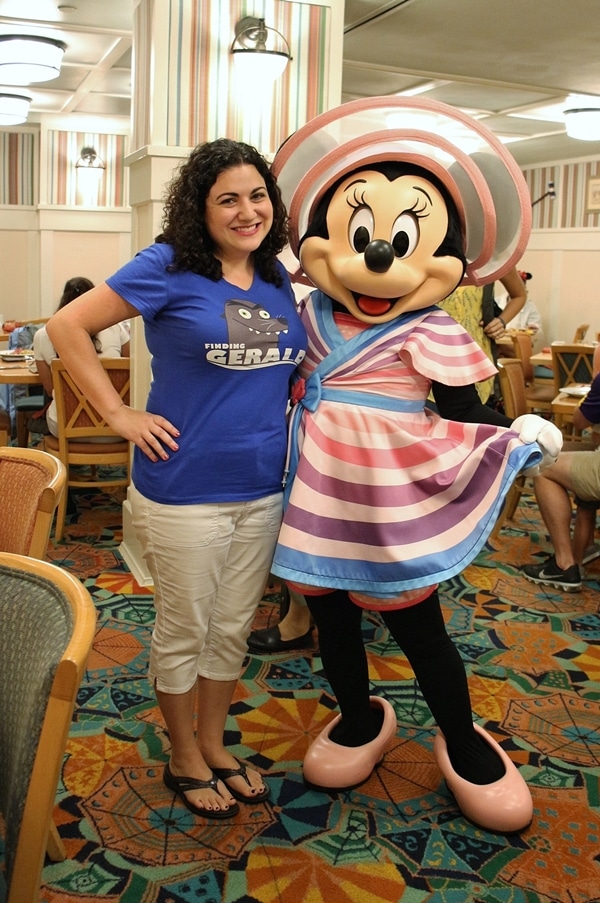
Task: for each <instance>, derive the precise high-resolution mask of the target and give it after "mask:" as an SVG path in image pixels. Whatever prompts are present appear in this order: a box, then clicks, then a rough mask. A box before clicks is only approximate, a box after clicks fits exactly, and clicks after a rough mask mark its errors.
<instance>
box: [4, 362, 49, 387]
mask: <svg viewBox="0 0 600 903" xmlns="http://www.w3.org/2000/svg"><path fill="white" fill-rule="evenodd" d="M41 384H42V382H41V380H40V377H39V374H38V373H32V372H31V370H30V369H29V362H28V361H27V360H23V361H18V360H17V361H5V360H0V385H4V386H13V385H14V386H41Z"/></svg>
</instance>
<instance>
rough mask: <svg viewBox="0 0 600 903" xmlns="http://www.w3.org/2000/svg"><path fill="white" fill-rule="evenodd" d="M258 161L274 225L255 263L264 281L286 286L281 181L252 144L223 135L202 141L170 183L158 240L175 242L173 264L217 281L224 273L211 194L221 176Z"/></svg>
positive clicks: (260, 248) (285, 225)
mask: <svg viewBox="0 0 600 903" xmlns="http://www.w3.org/2000/svg"><path fill="white" fill-rule="evenodd" d="M242 165H250V166H254V167H255V168H256V169H257V171H258V172H259V174H260V175H261V176H262V178H263V179H264V181H265V185H266V187H267V193H268V195H269V198H270V199H271V203H272V205H273V225H272V226H271V229H270V231H269V234H268V235H267V236H266V238H265V239H264V240H263V242H262V244H261V245H260V247H259V248H257V250H256V251H255V252H254V265H255V267H256V269H257V270H258V272H259V273H260V275H261V276H262V278H263V279H264V280H265V282H270V283H273V284H274V285H278V286H279V285H281V284H282V282H283V279H282V276H281V273H280V271H279V269H278V268H277V266H276V257H277V254H279V252H280V251H282V250H283V248H284V247H285V245H286V244H287V241H288V216H287V211H286V209H285V207H284V204H283V201H282V199H281V193H280V191H279V186H278V185H277V182H276V181H275V176H273V174H272V173H271V169H270V167H269V164H268V163H267V161H266V160H265V158H264V157H263V156H262V154H260V153H259V151H257V150H256V148H255V147H252V146H251V145H249V144H244V143H243V142H240V141H231V140H230V139H229V138H218V139H217V140H216V141H209V142H207V143H205V144H199V145H198V146H197V147H196V148H194V150H193V151H192V152H191V154H190V156H189V157H188V158H187V160H185V161H184V162H183V163H182V164H181V165H180V166H179V168H178V171H177V173H176V175H175V177H174V179H173V181H172V182H171V184H170V186H169V189H168V193H167V197H166V201H165V208H164V213H163V218H162V223H161V226H162V230H163V231H162V233H161V234H160V235H159V236H158V237H157V239H156V241H157V242H166V243H168V244H170V245H171V246H172V247H173V251H174V263H173V266H174V267H175V268H176V269H178V270H191V271H192V272H193V273H200V274H201V275H202V276H207V277H208V278H209V279H212V280H214V281H215V282H217V281H218V280H219V279H220V278H221V277H222V269H221V261H220V260H218V258H217V257H215V254H214V249H215V245H214V242H213V240H212V239H211V237H210V235H209V234H208V230H207V228H206V225H205V216H204V214H205V210H206V199H207V197H208V193H209V191H210V189H211V188H212V186H213V185H214V184H215V182H216V180H217V178H218V176H219V175H220V174H221V173H222V172H223V171H224V170H226V169H231V167H233V166H242Z"/></svg>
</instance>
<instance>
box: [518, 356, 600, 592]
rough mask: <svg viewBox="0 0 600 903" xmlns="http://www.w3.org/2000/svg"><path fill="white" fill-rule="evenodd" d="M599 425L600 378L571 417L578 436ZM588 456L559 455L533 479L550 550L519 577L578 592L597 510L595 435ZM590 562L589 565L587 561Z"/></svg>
mask: <svg viewBox="0 0 600 903" xmlns="http://www.w3.org/2000/svg"><path fill="white" fill-rule="evenodd" d="M598 425H600V374H599V375H597V376H595V377H594V380H593V382H592V386H591V389H590V391H589V393H588V395H587V396H586V397H585V398H584V399H583V400H582V402H581V404H580V405H579V408H577V410H576V411H575V412H574V414H573V426H574V427H575V429H577V430H584V429H587V428H589V427H592V428H593V427H594V426H598ZM593 436H594V439H595V440H596V441H597V445H596V448H595V449H594V450H593V451H562V452H561V453H560V454H559V456H558V459H557V460H556V463H554V464H551V465H550V467H547V468H546V469H545V470H544V472H543V474H540V475H539V476H537V477H534V479H533V486H534V491H535V497H536V499H537V503H538V505H539V509H540V513H541V515H542V519H543V521H544V524H545V525H546V528H547V530H548V533H549V534H550V541H551V543H552V545H553V547H554V554H553V555H550V556H549V557H548V558H547V559H546V561H544V562H543V563H542V564H527V565H525V566H524V567H522V568H521V573H522V574H523V576H524V577H526V578H527V579H528V580H531V582H532V583H538V584H545V585H547V586H554V587H556V588H557V589H562V590H565V591H566V592H577V591H578V590H580V589H581V581H582V576H581V565H582V563H583V559H584V556H586V552H587V550H588V549H589V547H590V545H592V543H593V539H594V532H595V528H596V509H597V507H599V506H600V433H598V432H596V431H594V432H593ZM569 493H574V495H575V501H576V504H577V514H576V518H575V527H574V531H573V538H571V519H572V515H573V506H572V502H571V496H570V494H569ZM588 560H589V559H588Z"/></svg>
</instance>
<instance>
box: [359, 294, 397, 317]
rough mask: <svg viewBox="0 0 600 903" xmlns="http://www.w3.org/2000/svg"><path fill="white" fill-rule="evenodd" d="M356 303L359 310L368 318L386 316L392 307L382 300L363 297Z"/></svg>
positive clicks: (389, 302)
mask: <svg viewBox="0 0 600 903" xmlns="http://www.w3.org/2000/svg"><path fill="white" fill-rule="evenodd" d="M356 303H357V305H358V308H359V310H361V311H362V312H363V314H367V315H368V316H370V317H376V316H378V315H379V314H386V313H387V312H388V310H389V309H390V308H391V306H392V302H391V301H386V300H385V299H384V298H367V297H365V296H364V295H363V296H362V297H360V298H359V299H358V301H357V302H356Z"/></svg>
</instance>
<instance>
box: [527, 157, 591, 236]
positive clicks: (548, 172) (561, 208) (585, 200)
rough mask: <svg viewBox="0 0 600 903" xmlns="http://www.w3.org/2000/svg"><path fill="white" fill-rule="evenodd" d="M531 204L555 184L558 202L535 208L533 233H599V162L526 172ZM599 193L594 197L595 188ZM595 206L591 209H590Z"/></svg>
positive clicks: (528, 170)
mask: <svg viewBox="0 0 600 903" xmlns="http://www.w3.org/2000/svg"><path fill="white" fill-rule="evenodd" d="M524 176H525V179H526V181H527V185H528V186H529V192H530V194H531V199H532V201H535V200H536V199H537V198H541V197H542V195H544V194H545V193H546V191H547V190H548V182H554V189H555V192H556V198H555V199H554V200H551V199H550V198H544V200H542V201H540V202H539V203H538V204H535V205H534V207H533V228H534V229H597V228H598V227H600V209H597V210H596V209H593V208H595V207H599V208H600V201H599V200H598V195H600V160H590V161H586V162H582V163H562V164H556V165H554V166H540V167H537V168H535V169H527V170H524ZM596 187H597V188H598V192H597V193H595V192H594V193H592V192H593V189H594V188H596ZM590 202H591V203H592V209H591V208H590Z"/></svg>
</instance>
